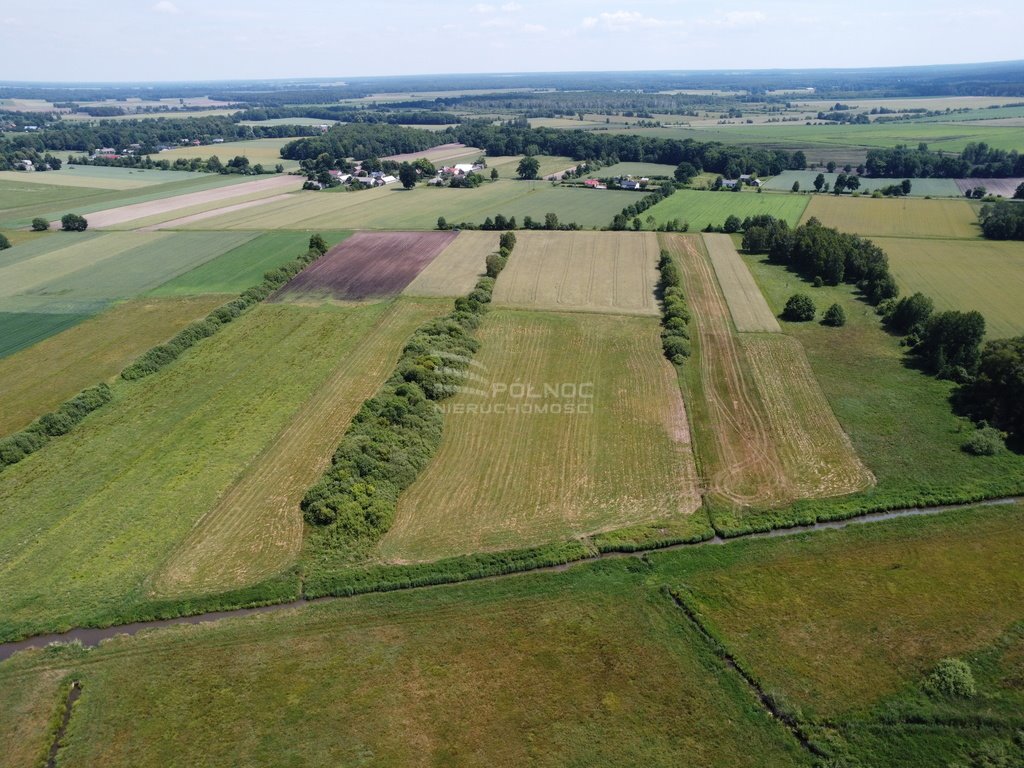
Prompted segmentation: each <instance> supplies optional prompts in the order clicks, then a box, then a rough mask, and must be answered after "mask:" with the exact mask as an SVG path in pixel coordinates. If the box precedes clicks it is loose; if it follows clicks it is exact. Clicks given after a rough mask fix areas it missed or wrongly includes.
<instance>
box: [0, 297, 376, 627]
mask: <svg viewBox="0 0 1024 768" xmlns="http://www.w3.org/2000/svg"><path fill="white" fill-rule="evenodd" d="M385 308H386V307H384V306H382V305H369V306H361V307H355V308H353V307H346V308H339V307H326V308H322V309H320V308H318V309H309V308H306V307H294V306H287V305H261V306H258V307H256V308H254V309H253V310H252V311H250V312H249V313H247V314H246V315H244V316H243V317H241V318H239V319H238V320H236V321H235V322H233V323H231V324H230V325H228V326H226V327H225V328H224V329H223V330H222V331H220V332H219V333H218V334H216V335H215V336H213V337H211V338H209V339H205V340H204V341H203V342H202V343H200V344H198V345H197V346H196V347H194V348H193V349H192V350H190V351H189V352H187V353H186V354H185V355H183V356H182V357H181V358H180V359H179V360H178V361H176V362H175V363H174V364H173V365H169V366H167V367H166V368H164V369H163V370H161V371H160V372H159V373H157V374H155V375H153V376H151V377H149V378H147V379H146V380H145V381H144V382H138V383H132V384H128V383H125V382H118V383H117V386H116V387H115V400H114V402H112V403H111V404H110V405H108V406H107V407H105V408H103V409H101V410H99V411H97V412H96V413H95V414H92V415H91V416H89V417H88V418H87V419H86V420H85V421H83V422H82V424H80V425H79V426H78V427H77V428H76V429H75V430H73V431H72V432H71V433H69V434H68V435H65V436H64V437H62V438H61V439H60V440H54V441H53V442H52V443H50V444H49V445H47V446H46V448H44V449H43V450H41V451H38V452H37V453H35V454H33V455H32V456H30V457H28V458H27V459H25V460H24V461H22V462H21V463H19V464H16V465H14V466H12V467H8V468H7V469H5V470H4V471H3V472H0V520H2V523H3V524H2V525H0V637H4V636H8V635H9V634H10V633H13V632H16V631H19V630H22V631H25V630H30V629H32V628H33V627H35V628H43V627H47V628H53V627H56V626H60V625H68V624H71V625H81V624H83V623H85V622H87V621H90V620H92V621H95V620H97V619H98V618H99V617H102V616H105V615H111V614H112V613H116V612H118V611H121V610H124V609H125V608H126V607H128V606H131V605H132V604H134V602H136V601H142V600H145V599H147V598H146V597H145V585H146V580H147V579H148V578H149V577H151V576H152V574H153V573H154V572H155V571H157V570H159V569H160V568H161V567H162V566H163V564H164V563H165V562H166V561H167V558H168V557H170V556H171V554H172V553H173V552H174V550H175V549H176V548H177V546H178V545H179V544H180V542H181V541H183V540H184V539H185V538H186V537H187V536H188V535H189V533H190V532H191V530H192V529H193V527H194V526H195V525H196V523H197V522H198V521H199V520H201V519H202V518H203V516H204V515H205V514H206V513H207V512H209V511H210V510H211V509H213V508H214V507H215V506H216V505H217V504H218V502H219V500H220V499H221V498H223V496H224V494H225V493H227V491H228V490H229V489H230V488H231V487H232V486H233V485H234V484H235V483H236V482H237V481H238V479H239V477H240V476H241V475H242V474H243V473H244V472H245V470H246V469H247V468H248V467H249V466H250V465H251V463H252V462H253V461H256V460H257V459H258V458H259V457H260V456H261V455H262V454H263V453H264V451H266V450H267V447H268V446H270V445H273V443H274V441H275V440H276V439H277V437H278V436H279V435H280V434H281V432H282V430H284V429H285V427H286V426H287V425H288V424H289V423H291V422H292V420H293V418H294V415H295V414H296V413H297V412H298V411H299V410H300V409H301V408H302V407H303V405H304V404H305V403H307V402H308V401H309V399H310V397H312V396H313V394H314V393H315V392H316V391H317V390H319V389H320V388H321V387H322V385H323V383H324V382H325V381H327V380H328V379H330V377H331V376H332V375H333V374H334V373H335V371H336V370H337V368H338V364H339V355H338V354H330V353H329V351H330V350H336V349H341V350H350V349H352V348H354V346H355V345H357V344H358V343H359V341H360V340H362V339H363V338H365V336H366V334H367V333H368V332H369V330H370V329H371V328H372V327H373V326H374V325H375V324H376V322H377V320H378V318H379V316H380V314H381V312H382V311H383V310H384V309H385Z"/></svg>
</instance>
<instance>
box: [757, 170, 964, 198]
mask: <svg viewBox="0 0 1024 768" xmlns="http://www.w3.org/2000/svg"><path fill="white" fill-rule="evenodd" d="M821 175H822V176H824V177H825V181H826V182H827V183H828V186H829V189H832V188H833V187H834V186H835V184H836V178H837V177H838V176H839V174H838V173H822V174H821ZM817 176H818V171H783V172H782V173H780V174H779V175H778V176H773V177H772V178H770V179H768V181H766V182H765V183H764V188H765V189H770V190H776V191H779V192H789V191H790V190H791V189H792V188H793V182H794V181H798V182H800V191H801V192H813V191H814V179H815V178H816V177H817ZM859 178H860V188H859V190H858V191H859V192H861V193H864V192H871V191H873V190H876V189H881V188H883V187H888V186H891V185H893V184H899V183H900V182H901V181H903V179H882V178H871V177H868V176H861V177H859ZM910 181H911V185H910V194H911V195H912V196H914V197H924V196H925V195H930V196H931V197H963V193H962V192H961V191H960V189H959V187H958V186H957V182H956V181H955V180H953V179H916V178H914V179H911V180H910Z"/></svg>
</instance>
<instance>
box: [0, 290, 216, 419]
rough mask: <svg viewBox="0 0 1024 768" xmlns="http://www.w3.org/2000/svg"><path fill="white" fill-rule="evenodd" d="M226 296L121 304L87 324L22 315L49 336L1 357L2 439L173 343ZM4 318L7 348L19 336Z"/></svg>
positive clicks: (0, 324)
mask: <svg viewBox="0 0 1024 768" xmlns="http://www.w3.org/2000/svg"><path fill="white" fill-rule="evenodd" d="M228 298H230V297H227V296H222V295H206V296H199V297H195V298H188V299H183V298H176V299H140V300H136V301H128V302H125V303H123V304H117V305H115V306H113V307H111V308H110V309H108V310H107V311H106V312H103V313H101V314H99V315H97V316H95V317H92V318H90V319H87V320H86V319H85V316H76V315H50V314H42V313H34V314H28V315H24V316H22V317H25V318H26V322H27V323H29V327H31V328H37V329H41V330H42V331H46V332H47V333H46V335H48V336H50V338H47V339H46V340H45V341H44V340H38V343H35V344H34V345H32V346H31V347H30V348H28V349H23V350H22V351H21V352H19V353H18V354H12V355H10V357H5V358H0V436H3V435H7V434H10V433H11V432H14V431H15V430H18V429H21V428H22V427H24V426H25V425H26V424H28V423H29V422H30V421H32V419H34V418H35V417H36V416H39V415H40V414H42V413H45V412H47V411H49V410H52V409H53V408H55V407H56V406H58V405H60V403H62V402H64V401H65V400H67V399H68V398H70V397H73V396H74V395H76V394H78V392H79V391H81V390H82V389H85V388H86V387H90V386H92V385H93V384H96V383H98V382H100V381H105V380H107V379H109V378H111V377H112V376H115V375H116V374H117V373H118V372H119V371H120V370H121V369H122V368H123V367H124V366H125V365H127V364H128V363H130V362H131V361H132V360H134V359H135V358H136V357H138V356H139V355H140V354H142V353H143V352H145V351H146V350H147V349H149V348H150V347H152V346H153V345H154V344H159V343H161V342H163V341H165V340H167V339H169V338H170V337H171V336H173V335H174V334H175V333H177V332H178V330H179V329H181V328H182V327H184V326H185V325H187V324H188V323H189V322H191V321H192V320H197V319H199V318H201V317H204V316H205V315H206V313H208V312H209V311H210V310H212V309H213V308H214V307H216V306H218V305H220V304H222V303H223V302H225V301H226V300H227V299H228ZM4 318H5V315H3V314H0V328H3V331H2V332H0V338H3V340H4V344H7V343H9V342H10V341H11V339H17V338H18V335H17V334H16V333H11V332H9V331H8V328H9V326H8V324H7V323H6V322H5V321H4ZM82 320H84V322H80V321H82ZM62 322H65V323H69V324H71V325H73V326H74V327H71V328H69V329H67V330H65V328H64V327H61V326H59V325H57V324H59V323H62ZM76 323H78V324H76ZM57 331H62V332H60V333H57ZM53 333H56V335H52V334H53ZM9 334H10V335H9ZM24 346H28V344H25V345H24Z"/></svg>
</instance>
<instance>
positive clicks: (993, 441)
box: [960, 425, 1003, 456]
mask: <svg viewBox="0 0 1024 768" xmlns="http://www.w3.org/2000/svg"><path fill="white" fill-rule="evenodd" d="M960 448H961V449H962V450H963V451H964V452H965V453H970V454H972V455H974V456H995V455H996V454H997V453H999V452H1000V451H1001V450H1002V449H1003V433H1002V432H1000V431H999V430H998V429H996V428H995V427H990V426H987V425H986V426H982V427H980V428H979V429H976V430H975V431H974V432H973V433H972V434H971V436H970V437H969V438H967V440H965V441H964V443H963V445H961V446H960Z"/></svg>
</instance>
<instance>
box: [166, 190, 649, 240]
mask: <svg viewBox="0 0 1024 768" xmlns="http://www.w3.org/2000/svg"><path fill="white" fill-rule="evenodd" d="M637 199H638V198H637V195H636V193H633V192H617V191H602V192H595V191H594V190H590V189H572V188H558V187H552V185H551V183H550V182H547V181H507V180H501V181H497V182H495V183H493V184H491V183H487V184H484V185H482V186H480V187H478V188H477V189H450V188H447V187H446V188H443V189H433V188H428V187H426V186H420V187H417V188H416V189H413V190H405V189H400V188H398V185H391V186H387V187H379V188H377V189H371V190H364V191H360V192H305V193H298V194H295V195H293V196H292V198H291V199H290V200H284V201H281V202H278V203H273V204H271V205H266V206H261V207H260V208H258V209H255V210H252V211H238V212H236V213H231V214H227V215H224V216H217V217H214V218H211V219H207V220H205V221H202V222H199V223H196V224H192V225H188V226H187V227H186V228H187V229H307V230H310V229H311V230H316V229H338V228H343V229H383V230H394V229H434V228H435V227H436V226H437V219H438V217H439V216H444V217H445V218H446V219H447V220H448V221H449V223H452V224H458V223H459V222H463V221H466V222H469V223H474V224H480V223H483V221H484V219H486V218H488V217H493V216H495V214H499V213H500V214H503V215H505V216H515V217H516V218H517V219H518V221H519V222H520V223H522V221H523V218H524V217H525V216H532V217H533V218H534V219H535V220H537V221H543V220H544V215H545V214H546V213H548V212H554V213H556V214H558V217H559V219H560V220H561V221H562V222H572V221H575V222H577V223H578V224H580V225H581V226H584V227H604V226H607V225H608V224H609V223H610V222H611V220H612V217H613V216H614V215H615V214H617V213H619V211H621V210H622V208H623V207H624V206H626V205H629V204H630V203H633V202H635V201H636V200H637Z"/></svg>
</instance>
